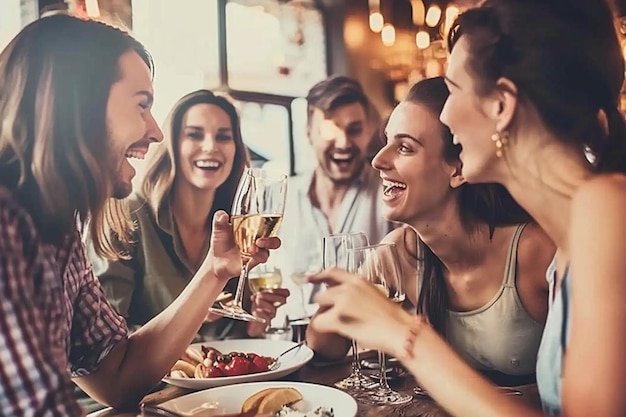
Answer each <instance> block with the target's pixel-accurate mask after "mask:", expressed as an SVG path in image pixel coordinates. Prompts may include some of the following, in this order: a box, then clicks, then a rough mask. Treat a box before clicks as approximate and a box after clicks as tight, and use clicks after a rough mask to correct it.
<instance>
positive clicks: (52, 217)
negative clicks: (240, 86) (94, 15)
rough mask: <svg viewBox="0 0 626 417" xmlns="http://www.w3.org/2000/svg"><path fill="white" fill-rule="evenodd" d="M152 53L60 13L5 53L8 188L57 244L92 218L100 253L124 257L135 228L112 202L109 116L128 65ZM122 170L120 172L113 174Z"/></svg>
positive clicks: (1, 131)
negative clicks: (124, 60)
mask: <svg viewBox="0 0 626 417" xmlns="http://www.w3.org/2000/svg"><path fill="white" fill-rule="evenodd" d="M127 51H135V52H136V53H137V54H138V55H139V56H140V57H141V58H142V59H143V61H144V62H145V63H146V65H147V66H148V67H149V68H150V70H151V71H152V60H151V58H150V56H149V55H148V53H147V52H146V50H145V49H144V48H143V46H142V45H141V44H140V43H139V42H137V41H136V40H135V39H133V38H132V37H131V36H130V35H128V34H127V33H125V32H123V31H121V30H118V29H116V28H113V27H112V26H108V25H106V24H104V23H100V22H96V21H91V20H84V19H78V18H75V17H70V16H67V15H54V16H50V17H45V18H42V19H39V20H37V21H35V22H33V23H31V24H29V25H28V26H26V27H25V28H24V29H23V30H22V31H21V32H20V33H19V34H18V35H17V36H16V37H15V38H14V39H13V40H12V41H11V42H10V43H9V45H8V46H7V47H6V48H5V49H4V51H2V53H1V54H0V120H1V121H2V124H1V125H0V184H1V185H2V186H4V187H7V188H8V189H10V190H11V191H12V192H13V193H14V195H15V196H16V198H17V199H18V201H19V202H20V204H22V205H23V206H24V207H25V208H26V210H27V211H28V212H29V213H30V215H31V216H32V218H33V221H34V222H35V225H36V227H37V229H38V232H39V233H40V234H41V236H42V238H43V240H44V241H46V242H50V243H58V242H60V241H61V240H63V239H64V238H65V237H67V236H68V235H69V234H70V233H71V232H72V231H73V230H76V227H77V224H84V222H85V221H86V220H87V219H89V227H90V231H91V236H92V238H93V241H94V247H95V250H96V252H97V253H98V254H99V255H102V256H104V257H107V258H112V259H115V258H117V257H118V256H119V255H120V253H119V250H118V249H117V248H116V245H115V243H114V242H112V240H111V238H110V236H111V233H110V230H109V228H110V229H112V230H113V231H114V232H115V234H116V235H117V237H119V238H120V239H121V240H122V241H124V240H126V239H127V238H129V236H130V232H131V228H132V225H131V223H130V221H129V217H128V215H127V213H126V211H125V210H124V209H123V208H122V206H121V205H120V204H121V203H120V202H117V201H114V200H113V199H112V198H110V197H111V196H112V195H113V186H114V181H115V178H113V175H117V174H116V172H114V170H113V169H112V168H113V167H111V166H110V165H111V157H109V155H111V149H110V142H109V137H108V129H107V124H106V108H107V102H108V98H109V93H110V90H111V86H112V85H113V84H114V83H115V82H116V81H118V80H119V79H120V76H121V73H120V68H119V58H120V56H122V55H123V54H124V53H125V52H127ZM112 171H113V172H112Z"/></svg>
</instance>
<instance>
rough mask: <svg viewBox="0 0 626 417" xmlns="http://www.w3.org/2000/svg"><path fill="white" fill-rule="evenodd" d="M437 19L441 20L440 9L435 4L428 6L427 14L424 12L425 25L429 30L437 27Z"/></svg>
mask: <svg viewBox="0 0 626 417" xmlns="http://www.w3.org/2000/svg"><path fill="white" fill-rule="evenodd" d="M439 19H441V9H440V8H439V6H437V5H436V4H434V5H432V6H430V7H429V8H428V12H426V24H427V25H428V26H430V27H431V28H434V27H435V26H437V23H439Z"/></svg>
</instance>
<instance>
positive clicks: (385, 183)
mask: <svg viewBox="0 0 626 417" xmlns="http://www.w3.org/2000/svg"><path fill="white" fill-rule="evenodd" d="M383 187H385V188H391V187H397V188H403V189H404V188H406V184H402V183H401V182H395V181H389V180H383Z"/></svg>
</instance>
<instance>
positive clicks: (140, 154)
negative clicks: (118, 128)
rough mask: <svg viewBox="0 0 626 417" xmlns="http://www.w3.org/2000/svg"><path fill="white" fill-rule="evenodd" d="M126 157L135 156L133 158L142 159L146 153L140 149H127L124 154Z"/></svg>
mask: <svg viewBox="0 0 626 417" xmlns="http://www.w3.org/2000/svg"><path fill="white" fill-rule="evenodd" d="M125 156H126V158H135V159H144V158H145V157H146V154H145V153H144V152H140V151H132V150H131V151H127V152H126V154H125Z"/></svg>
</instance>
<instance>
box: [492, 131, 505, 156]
mask: <svg viewBox="0 0 626 417" xmlns="http://www.w3.org/2000/svg"><path fill="white" fill-rule="evenodd" d="M491 140H492V141H493V142H494V143H495V144H496V156H497V157H498V158H502V156H503V155H504V147H505V146H506V145H507V144H508V143H509V132H507V131H506V130H505V131H503V132H502V133H501V132H496V133H494V134H493V135H491Z"/></svg>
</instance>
